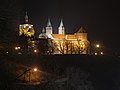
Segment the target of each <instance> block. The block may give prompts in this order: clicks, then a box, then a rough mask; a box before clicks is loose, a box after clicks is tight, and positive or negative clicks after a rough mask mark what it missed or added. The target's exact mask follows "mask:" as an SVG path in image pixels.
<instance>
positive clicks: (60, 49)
mask: <svg viewBox="0 0 120 90" xmlns="http://www.w3.org/2000/svg"><path fill="white" fill-rule="evenodd" d="M22 35H24V36H26V37H28V38H34V35H35V30H34V27H33V25H32V24H29V22H28V15H27V13H26V15H25V23H24V24H20V25H19V36H22ZM38 39H39V40H41V39H47V40H49V41H51V43H50V44H49V45H51V47H52V48H53V49H54V50H53V49H52V50H53V51H52V54H89V53H90V52H89V48H90V42H89V40H88V34H87V32H86V30H85V28H84V27H81V28H80V29H79V30H78V31H77V32H76V33H74V34H66V33H65V27H64V24H63V20H61V22H60V25H59V27H58V34H54V33H53V28H52V25H51V21H50V19H48V23H47V26H46V28H45V29H44V28H43V30H42V32H41V33H40V34H39V36H38ZM38 39H37V40H38ZM29 42H30V43H31V44H32V45H33V46H34V47H35V43H36V42H38V41H35V40H34V39H32V40H30V39H29ZM43 46H44V45H43ZM43 48H45V47H43ZM35 49H36V50H37V48H36V47H35ZM47 50H48V51H47V52H50V51H49V49H47ZM39 52H41V51H39Z"/></svg>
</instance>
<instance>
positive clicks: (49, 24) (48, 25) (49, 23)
mask: <svg viewBox="0 0 120 90" xmlns="http://www.w3.org/2000/svg"><path fill="white" fill-rule="evenodd" d="M47 27H51V22H50V18H49V19H48V23H47Z"/></svg>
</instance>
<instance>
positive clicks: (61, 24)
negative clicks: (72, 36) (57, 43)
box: [60, 19, 64, 27]
mask: <svg viewBox="0 0 120 90" xmlns="http://www.w3.org/2000/svg"><path fill="white" fill-rule="evenodd" d="M60 27H64V25H63V21H62V19H61V22H60Z"/></svg>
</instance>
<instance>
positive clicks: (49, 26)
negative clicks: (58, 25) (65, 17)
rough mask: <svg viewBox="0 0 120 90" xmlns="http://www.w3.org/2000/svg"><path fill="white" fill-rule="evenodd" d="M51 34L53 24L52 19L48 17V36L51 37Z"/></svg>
mask: <svg viewBox="0 0 120 90" xmlns="http://www.w3.org/2000/svg"><path fill="white" fill-rule="evenodd" d="M51 34H53V31H52V25H51V22H50V19H48V23H47V27H46V35H47V37H48V38H50V37H51Z"/></svg>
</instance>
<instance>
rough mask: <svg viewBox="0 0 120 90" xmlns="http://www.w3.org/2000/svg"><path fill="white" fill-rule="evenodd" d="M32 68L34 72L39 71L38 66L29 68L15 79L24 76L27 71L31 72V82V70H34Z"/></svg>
mask: <svg viewBox="0 0 120 90" xmlns="http://www.w3.org/2000/svg"><path fill="white" fill-rule="evenodd" d="M32 70H33V71H34V72H37V71H38V69H37V68H30V69H27V70H25V71H24V72H23V73H22V74H20V75H19V76H18V77H17V78H16V79H15V80H17V79H18V78H20V77H22V76H23V75H25V74H26V73H28V74H29V82H30V80H31V71H32Z"/></svg>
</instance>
